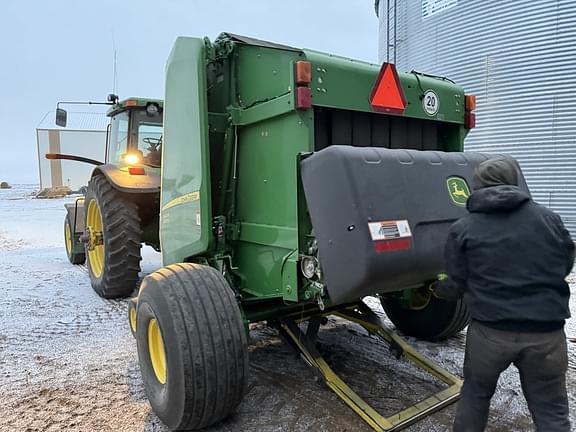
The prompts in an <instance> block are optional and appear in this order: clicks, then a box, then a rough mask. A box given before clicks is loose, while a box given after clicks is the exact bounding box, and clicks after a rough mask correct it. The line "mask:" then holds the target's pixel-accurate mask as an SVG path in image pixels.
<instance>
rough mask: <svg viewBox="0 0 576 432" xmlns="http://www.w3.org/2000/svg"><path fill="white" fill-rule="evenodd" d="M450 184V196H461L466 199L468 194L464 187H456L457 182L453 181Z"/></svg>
mask: <svg viewBox="0 0 576 432" xmlns="http://www.w3.org/2000/svg"><path fill="white" fill-rule="evenodd" d="M450 186H452V196H453V197H454V198H456V197H462V198H464V199H468V198H469V195H468V192H466V191H465V190H464V189H460V188H459V187H458V182H455V181H453V182H452V183H451V184H450Z"/></svg>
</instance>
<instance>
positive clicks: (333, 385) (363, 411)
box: [280, 301, 463, 432]
mask: <svg viewBox="0 0 576 432" xmlns="http://www.w3.org/2000/svg"><path fill="white" fill-rule="evenodd" d="M331 314H334V315H336V316H339V317H341V318H344V319H346V320H349V321H352V322H355V323H357V324H359V325H361V326H362V327H364V328H365V329H366V330H367V331H368V332H369V333H370V334H372V335H375V336H377V337H378V338H380V339H382V340H383V341H384V342H386V343H388V344H389V345H390V349H391V350H392V351H394V352H395V353H396V354H397V356H398V358H400V357H404V358H405V359H407V360H409V361H410V362H412V363H413V364H414V365H415V366H417V367H419V368H421V369H423V370H425V371H426V372H428V373H429V374H430V375H432V376H433V377H434V378H436V379H438V380H439V381H442V382H443V383H445V384H448V386H449V387H447V388H445V389H443V390H441V391H439V392H438V393H436V394H434V395H432V396H430V397H428V398H426V399H424V400H421V401H419V402H417V403H416V404H414V405H412V406H410V407H408V408H405V409H404V410H402V411H399V412H397V413H395V414H392V415H391V416H389V417H384V416H383V415H381V414H380V413H378V412H377V411H376V410H375V409H374V408H372V407H371V406H370V405H369V404H368V403H367V402H366V401H364V400H363V399H362V398H361V397H360V396H359V395H358V394H357V393H356V392H354V390H352V389H351V388H350V387H349V386H348V385H347V384H346V383H345V382H344V381H343V380H342V379H341V378H340V377H339V376H338V375H336V373H335V372H334V371H333V370H332V369H331V368H330V366H329V365H328V363H326V361H325V360H324V358H323V357H322V355H321V354H320V353H319V352H318V350H317V349H316V337H317V335H318V329H319V324H320V320H321V319H322V318H323V317H324V316H328V315H331ZM280 331H281V333H282V334H283V335H284V336H285V337H286V338H287V339H288V341H289V342H291V344H292V345H293V346H295V347H296V348H297V349H298V350H299V351H300V353H301V355H302V357H303V359H304V360H305V361H306V362H307V363H308V364H309V365H310V366H311V367H312V368H313V369H315V371H316V372H317V373H318V374H319V375H320V376H321V377H322V378H323V379H324V381H325V383H326V385H327V386H328V387H330V389H332V390H333V391H334V392H335V393H336V394H337V395H338V397H339V398H340V399H341V400H342V401H343V402H344V403H346V405H348V406H349V407H350V408H352V409H353V410H354V411H355V412H356V414H358V415H359V416H360V417H361V418H362V420H364V421H365V422H366V423H368V424H369V425H370V426H371V427H372V428H373V429H374V430H375V431H379V432H391V431H397V430H400V429H403V428H405V427H408V426H410V425H412V424H414V423H416V422H418V421H419V420H421V419H422V418H424V417H426V416H427V415H429V414H432V413H433V412H435V411H438V410H440V409H442V408H444V407H446V406H448V405H450V404H452V403H454V402H456V401H457V400H458V399H459V398H460V389H461V387H462V384H463V382H462V380H461V379H460V378H458V377H456V376H455V375H453V374H451V373H450V372H448V371H447V370H445V369H443V368H441V367H440V366H439V365H437V364H436V363H434V362H433V361H431V360H430V359H428V358H426V357H424V356H423V355H422V354H420V353H418V352H417V351H416V350H415V349H414V348H412V347H411V346H410V345H409V344H408V343H407V342H406V341H405V340H404V339H402V338H401V337H400V336H398V335H397V334H395V333H393V332H391V331H390V330H388V329H387V328H386V327H385V326H384V324H383V323H382V321H381V319H380V317H379V316H378V315H377V314H376V313H374V311H372V309H370V307H369V306H368V305H366V304H365V303H364V302H362V301H360V302H358V303H357V304H355V305H352V306H348V307H346V308H343V309H341V310H338V311H332V312H328V313H326V314H325V315H316V316H313V317H311V318H310V319H309V320H308V327H307V329H306V333H304V332H303V331H302V330H301V328H300V326H299V323H298V322H297V321H296V320H294V319H289V318H288V319H283V320H281V321H280Z"/></svg>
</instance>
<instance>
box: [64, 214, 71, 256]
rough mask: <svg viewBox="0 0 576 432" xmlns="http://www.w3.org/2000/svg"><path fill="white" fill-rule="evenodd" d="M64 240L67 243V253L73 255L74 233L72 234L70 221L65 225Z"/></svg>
mask: <svg viewBox="0 0 576 432" xmlns="http://www.w3.org/2000/svg"><path fill="white" fill-rule="evenodd" d="M64 239H65V241H66V253H67V254H68V255H72V233H71V232H70V224H69V223H68V220H66V223H65V224H64Z"/></svg>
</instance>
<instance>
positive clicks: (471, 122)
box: [464, 111, 476, 129]
mask: <svg viewBox="0 0 576 432" xmlns="http://www.w3.org/2000/svg"><path fill="white" fill-rule="evenodd" d="M464 127H465V128H466V129H474V128H475V127H476V114H474V113H473V112H470V111H466V112H465V113H464Z"/></svg>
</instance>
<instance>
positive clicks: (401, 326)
mask: <svg viewBox="0 0 576 432" xmlns="http://www.w3.org/2000/svg"><path fill="white" fill-rule="evenodd" d="M418 302H419V304H418V303H417V304H405V303H404V302H402V301H400V299H399V298H397V297H389V298H387V297H382V298H381V303H382V307H383V308H384V311H385V312H386V315H387V316H388V318H389V319H390V321H392V323H393V324H394V325H395V326H396V328H397V329H398V330H400V331H401V332H402V333H404V334H406V335H408V336H414V337H417V338H420V339H427V340H432V341H438V340H442V339H446V338H449V337H451V336H454V335H455V334H457V333H459V332H460V331H462V330H463V329H464V327H466V326H467V325H468V323H469V322H470V315H469V314H468V310H467V308H466V305H465V304H464V302H463V300H462V299H459V300H456V301H448V300H443V299H439V298H437V297H435V296H433V295H431V294H429V297H427V298H426V299H425V301H423V299H422V298H419V299H418Z"/></svg>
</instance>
